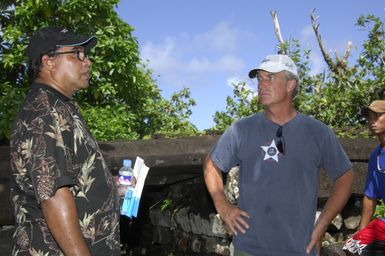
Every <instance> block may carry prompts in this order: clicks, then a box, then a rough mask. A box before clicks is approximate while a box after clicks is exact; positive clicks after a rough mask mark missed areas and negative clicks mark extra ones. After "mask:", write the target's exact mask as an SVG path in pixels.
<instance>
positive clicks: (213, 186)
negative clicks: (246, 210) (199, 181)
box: [204, 156, 228, 212]
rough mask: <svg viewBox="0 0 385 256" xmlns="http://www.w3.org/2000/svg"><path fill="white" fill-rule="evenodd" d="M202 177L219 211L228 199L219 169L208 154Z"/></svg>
mask: <svg viewBox="0 0 385 256" xmlns="http://www.w3.org/2000/svg"><path fill="white" fill-rule="evenodd" d="M204 179H205V183H206V187H207V190H208V191H209V193H210V195H211V198H212V199H213V201H214V206H215V208H216V209H217V211H218V212H220V208H221V206H223V205H224V204H227V203H228V201H227V199H226V196H225V192H224V187H223V179H222V175H221V171H220V170H219V169H218V168H217V167H216V166H215V165H214V163H213V161H212V160H211V157H210V156H208V157H207V158H206V161H205V166H204Z"/></svg>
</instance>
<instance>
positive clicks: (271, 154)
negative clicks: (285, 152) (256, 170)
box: [261, 140, 279, 163]
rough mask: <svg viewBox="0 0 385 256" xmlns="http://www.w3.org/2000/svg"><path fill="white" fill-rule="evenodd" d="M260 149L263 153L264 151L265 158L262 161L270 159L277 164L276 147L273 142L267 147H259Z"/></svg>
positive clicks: (277, 152)
mask: <svg viewBox="0 0 385 256" xmlns="http://www.w3.org/2000/svg"><path fill="white" fill-rule="evenodd" d="M261 148H262V150H263V151H265V157H264V158H263V160H264V161H265V160H268V159H270V158H271V159H273V160H274V161H276V162H277V163H278V154H279V151H278V148H277V146H276V145H275V141H274V140H272V141H271V143H270V145H269V146H261Z"/></svg>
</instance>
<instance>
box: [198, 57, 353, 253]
mask: <svg viewBox="0 0 385 256" xmlns="http://www.w3.org/2000/svg"><path fill="white" fill-rule="evenodd" d="M249 76H250V78H253V79H256V80H257V83H258V100H259V103H260V104H261V105H263V107H264V112H261V113H257V114H254V115H251V116H249V117H246V118H243V119H241V120H239V121H237V122H235V123H234V124H232V125H231V126H230V127H229V128H228V129H227V130H226V131H225V133H224V134H223V135H222V136H221V138H220V139H219V140H218V142H217V143H216V144H215V145H214V147H213V148H212V150H211V152H210V154H209V155H208V156H207V158H206V161H205V168H204V177H205V182H206V186H207V188H208V191H209V193H210V195H211V197H212V198H213V201H214V205H215V207H216V209H217V211H218V213H219V215H220V216H221V218H222V219H223V221H224V222H225V223H226V224H227V226H228V227H229V228H230V230H231V231H232V233H233V234H234V236H233V245H234V255H235V256H249V255H261V256H266V255H271V256H273V255H274V256H278V255H279V256H281V255H285V256H305V255H316V253H317V252H316V249H315V246H316V245H317V244H318V243H319V242H320V239H321V238H322V236H323V235H324V233H325V231H326V228H327V226H328V225H329V223H330V222H331V221H332V220H333V218H334V217H335V216H336V215H337V213H338V212H339V211H340V210H341V209H342V208H343V206H344V205H345V203H346V201H347V200H348V198H349V196H350V193H351V188H352V183H353V173H352V170H351V168H352V164H351V162H350V161H349V159H348V157H347V155H346V154H345V152H344V151H343V149H342V147H341V145H340V143H339V142H338V140H337V138H336V136H335V135H334V133H333V132H332V131H331V130H330V129H329V128H328V127H327V126H326V125H325V124H323V123H321V122H319V121H317V120H315V119H313V118H310V117H307V116H305V115H303V114H301V113H299V112H298V111H297V110H295V109H294V106H293V102H292V100H293V97H294V96H295V95H296V94H297V93H298V80H299V79H298V72H297V67H296V65H295V63H294V62H293V61H292V60H291V59H290V58H289V57H288V56H286V55H279V54H275V55H268V56H267V57H266V58H265V59H264V60H263V61H262V62H261V64H260V65H259V66H258V67H257V68H256V69H253V70H251V71H250V73H249ZM236 165H239V181H238V185H239V198H238V201H237V203H238V204H237V205H231V204H230V203H229V202H228V200H227V199H226V197H225V195H224V189H223V181H222V174H221V172H228V171H229V170H230V169H231V168H232V167H234V166H236ZM321 168H323V169H324V170H326V171H327V173H328V174H329V176H330V177H331V178H332V179H333V180H334V187H333V190H332V192H331V195H330V198H329V200H328V201H327V203H326V205H325V207H324V209H323V211H322V213H321V215H320V216H319V218H318V219H317V221H316V223H315V224H314V219H315V212H316V209H317V191H318V190H317V188H318V180H319V173H320V169H321Z"/></svg>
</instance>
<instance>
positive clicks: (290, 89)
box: [287, 79, 297, 92]
mask: <svg viewBox="0 0 385 256" xmlns="http://www.w3.org/2000/svg"><path fill="white" fill-rule="evenodd" d="M296 86H297V81H296V80H295V79H291V80H289V81H287V91H288V92H293V91H294V89H295V87H296Z"/></svg>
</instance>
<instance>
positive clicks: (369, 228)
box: [343, 100, 385, 255]
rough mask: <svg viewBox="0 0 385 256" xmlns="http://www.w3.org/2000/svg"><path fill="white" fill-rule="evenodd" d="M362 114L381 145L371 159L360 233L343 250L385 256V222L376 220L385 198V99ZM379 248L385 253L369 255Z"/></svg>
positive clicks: (365, 109) (371, 105) (379, 219)
mask: <svg viewBox="0 0 385 256" xmlns="http://www.w3.org/2000/svg"><path fill="white" fill-rule="evenodd" d="M362 115H363V116H364V117H366V118H367V120H368V125H369V130H370V132H371V133H372V134H373V135H375V136H377V138H378V140H379V144H378V145H377V146H376V148H375V149H374V150H373V152H372V153H371V155H370V158H369V163H368V173H367V175H366V182H365V188H364V197H363V199H362V212H361V221H360V225H359V228H358V229H359V230H358V232H356V233H355V234H354V235H353V237H352V238H350V239H348V240H347V242H346V243H345V245H344V247H343V249H344V250H345V252H346V254H347V255H385V250H384V248H385V247H384V244H385V219H384V218H376V219H374V220H372V218H373V214H374V211H375V208H376V205H377V202H378V200H379V199H385V100H375V101H373V102H372V103H370V105H369V107H365V108H364V109H363V110H362ZM381 242H382V243H381ZM379 247H382V254H378V253H374V254H370V253H369V251H371V252H372V251H375V250H378V249H379ZM368 253H369V254H368Z"/></svg>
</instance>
